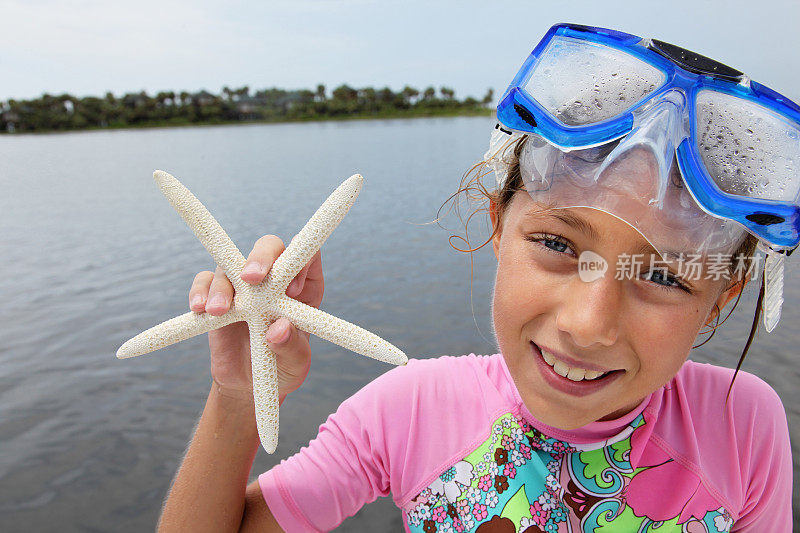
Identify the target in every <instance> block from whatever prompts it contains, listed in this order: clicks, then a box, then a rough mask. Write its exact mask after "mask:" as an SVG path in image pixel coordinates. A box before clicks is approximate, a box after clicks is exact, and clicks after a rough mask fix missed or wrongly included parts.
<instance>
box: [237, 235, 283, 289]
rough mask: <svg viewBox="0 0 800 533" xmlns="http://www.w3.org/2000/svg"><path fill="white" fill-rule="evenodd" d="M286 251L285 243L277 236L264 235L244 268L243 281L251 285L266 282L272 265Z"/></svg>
mask: <svg viewBox="0 0 800 533" xmlns="http://www.w3.org/2000/svg"><path fill="white" fill-rule="evenodd" d="M285 249H286V247H285V246H284V245H283V241H282V240H281V239H280V238H279V237H276V236H275V235H264V236H263V237H261V238H260V239H258V240H257V241H256V243H255V245H254V246H253V249H252V250H251V251H250V255H248V256H247V261H246V262H245V264H244V267H243V268H242V274H241V276H240V277H241V278H242V281H246V282H247V283H250V284H256V283H261V282H262V281H264V278H265V277H266V276H267V273H268V272H269V269H270V268H272V263H274V262H275V259H277V258H278V256H279V255H281V253H282V252H283V251H284V250H285Z"/></svg>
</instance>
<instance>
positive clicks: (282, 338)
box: [267, 320, 289, 344]
mask: <svg viewBox="0 0 800 533" xmlns="http://www.w3.org/2000/svg"><path fill="white" fill-rule="evenodd" d="M287 340H289V327H288V326H287V324H286V323H285V322H284V321H280V322H278V321H277V320H276V321H275V322H273V323H272V324H271V325H270V326H269V328H268V329H267V342H269V343H270V344H282V343H284V342H286V341H287Z"/></svg>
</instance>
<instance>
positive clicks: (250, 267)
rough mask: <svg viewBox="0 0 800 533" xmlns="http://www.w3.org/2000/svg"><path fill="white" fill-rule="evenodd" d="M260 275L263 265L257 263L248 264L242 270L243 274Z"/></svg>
mask: <svg viewBox="0 0 800 533" xmlns="http://www.w3.org/2000/svg"><path fill="white" fill-rule="evenodd" d="M260 273H261V265H259V264H258V263H256V262H255V261H251V262H249V263H247V264H246V265H245V266H244V268H243V269H242V274H260Z"/></svg>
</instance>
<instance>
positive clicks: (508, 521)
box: [160, 25, 800, 533]
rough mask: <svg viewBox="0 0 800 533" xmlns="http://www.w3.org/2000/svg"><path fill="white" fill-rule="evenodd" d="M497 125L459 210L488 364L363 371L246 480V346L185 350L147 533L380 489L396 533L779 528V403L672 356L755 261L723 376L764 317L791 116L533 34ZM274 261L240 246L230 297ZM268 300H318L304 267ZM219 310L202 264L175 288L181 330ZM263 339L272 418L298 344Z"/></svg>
mask: <svg viewBox="0 0 800 533" xmlns="http://www.w3.org/2000/svg"><path fill="white" fill-rule="evenodd" d="M498 119H499V120H500V122H501V124H499V125H498V126H497V128H496V129H495V131H494V133H493V136H492V144H491V149H490V150H489V152H488V153H487V156H486V158H485V159H486V161H485V163H484V164H482V165H479V166H477V167H476V168H475V169H474V172H473V173H472V174H468V179H470V181H469V182H468V183H467V184H466V185H465V186H464V187H462V188H461V190H460V192H465V191H466V192H470V191H472V192H475V191H479V192H481V193H482V194H484V195H485V197H486V198H487V199H488V202H489V205H488V211H489V216H490V220H491V223H492V227H493V233H492V235H491V237H490V239H489V241H487V242H491V244H492V247H493V249H494V252H495V255H496V257H497V261H498V262H497V276H496V282H495V288H494V295H493V306H492V318H493V325H494V332H495V336H496V339H497V345H498V349H499V353H498V354H495V355H490V356H476V355H473V354H470V355H467V356H461V357H442V358H438V359H427V360H413V361H411V362H410V363H409V364H408V365H407V366H406V367H401V368H396V369H393V370H391V371H389V372H387V373H386V374H384V375H383V376H381V377H380V378H378V379H376V380H375V381H374V382H372V383H370V384H369V385H367V386H366V387H364V388H363V389H362V390H361V391H359V392H358V393H356V394H355V395H354V396H353V397H351V398H350V399H348V400H346V401H345V402H343V403H342V405H341V406H340V408H339V409H338V411H337V412H336V413H335V414H334V415H332V416H331V417H330V418H329V419H328V421H327V422H326V423H325V424H324V425H323V426H322V427H321V428H320V432H319V435H318V436H317V438H316V439H314V440H313V441H312V442H311V443H310V444H309V446H308V447H307V448H303V449H302V450H301V451H300V452H299V453H298V454H296V455H295V456H293V457H291V458H289V459H288V460H285V461H283V462H282V463H281V464H280V465H278V466H276V467H275V468H273V469H272V470H270V471H269V472H266V473H264V474H262V475H261V476H260V477H259V479H258V481H257V482H253V483H251V484H250V485H247V478H248V475H249V471H250V468H251V465H252V461H253V458H254V456H255V453H256V450H257V449H258V445H259V443H258V436H257V432H256V427H255V423H254V412H253V411H254V407H253V397H252V381H251V376H250V362H249V339H248V330H247V327H246V325H244V324H242V323H236V324H231V325H229V326H226V327H225V328H222V329H220V330H217V331H213V332H211V333H209V344H210V348H211V371H212V376H213V383H212V387H211V391H210V393H209V397H208V401H207V403H206V406H205V409H204V411H203V415H202V417H201V419H200V423H199V425H198V427H197V430H196V433H195V435H194V438H193V439H192V442H191V445H190V447H189V449H188V452H187V454H186V457H185V459H184V461H183V464H182V465H181V467H180V469H179V471H178V474H177V476H176V478H175V481H174V484H173V486H172V489H171V491H170V495H169V498H168V500H167V502H166V504H165V507H164V510H163V514H162V517H161V521H160V528H161V529H163V530H180V531H199V530H209V531H225V530H256V529H259V530H266V531H281V530H285V531H290V532H292V531H324V530H329V529H332V528H334V527H336V526H337V525H338V524H339V523H340V522H341V521H342V520H343V519H344V518H346V517H347V516H350V515H352V514H354V513H355V512H356V511H357V510H358V509H359V508H360V507H361V506H362V505H364V504H365V503H367V502H370V501H372V500H374V499H375V498H377V497H378V496H386V495H388V494H390V493H391V494H392V496H393V498H394V501H395V502H396V503H397V505H398V506H399V507H400V508H401V509H402V513H403V518H404V523H405V526H406V528H407V530H409V531H414V532H417V531H424V532H427V533H432V532H453V531H459V532H461V531H479V532H481V533H485V532H489V531H502V532H517V531H519V532H527V533H531V532H545V531H546V532H556V531H561V532H564V531H650V530H655V529H656V528H658V531H790V530H791V527H792V524H791V489H792V479H791V478H792V460H791V451H790V444H789V434H788V429H787V423H786V417H785V414H784V410H783V406H782V405H781V402H780V399H779V398H778V397H777V395H776V394H775V392H774V391H773V390H772V389H771V388H770V387H769V386H768V385H767V384H766V383H764V382H763V381H761V380H760V379H758V378H757V377H755V376H753V375H750V374H747V373H745V372H738V374H737V373H735V372H733V371H731V370H729V369H726V368H720V367H715V366H711V365H705V364H697V363H694V362H691V361H687V356H688V354H689V351H690V349H691V348H692V345H693V343H694V341H695V339H696V337H697V335H698V333H700V330H701V328H702V327H703V326H709V327H711V326H710V325H711V324H712V323H715V324H718V323H719V316H720V313H721V310H722V309H724V308H725V306H726V305H727V304H728V303H729V302H730V301H731V299H733V298H734V297H738V296H740V295H741V291H742V289H743V287H744V285H745V284H746V283H748V282H749V281H750V280H751V279H755V278H756V276H757V275H758V273H759V271H758V270H756V268H757V267H759V266H760V265H758V264H756V261H757V260H758V259H759V258H760V257H761V256H758V255H756V248H757V246H758V247H759V248H760V249H761V250H763V251H764V252H765V253H766V264H765V265H764V268H765V274H764V276H763V277H762V279H763V280H764V281H763V285H762V287H761V291H760V293H759V301H758V304H757V313H756V318H755V321H754V325H753V330H752V331H751V334H750V339H749V340H748V343H747V345H746V346H745V349H744V353H743V354H742V359H743V358H744V356H745V354H746V352H747V348H748V347H749V344H750V341H752V338H753V335H754V333H755V329H756V325H757V322H758V320H759V318H760V317H759V314H760V312H761V309H762V307H763V310H764V319H765V324H766V327H767V329H768V330H771V329H772V328H774V327H775V324H776V323H777V320H778V317H779V313H780V303H781V301H782V295H781V288H782V278H781V275H782V261H783V257H784V256H785V255H786V253H785V252H786V251H791V250H793V249H794V247H796V246H797V244H798V242H799V241H800V235H798V224H797V222H796V221H797V220H798V207H797V205H796V203H797V198H798V194H797V193H798V185H797V183H796V182H797V181H800V180H798V179H797V177H798V170H797V163H796V161H798V157H800V144H798V141H797V139H798V133H800V108H798V107H797V106H796V105H795V104H793V103H791V102H788V100H787V99H785V98H783V97H781V96H780V95H777V93H774V92H773V91H771V90H769V89H767V88H765V87H763V86H761V85H759V84H757V83H755V82H751V81H750V80H749V79H747V78H746V77H745V76H744V75H743V74H741V73H740V72H738V71H736V70H734V69H732V68H730V67H727V66H725V65H722V64H720V63H717V62H715V61H712V60H710V59H708V58H705V57H703V56H699V55H697V54H694V53H692V52H689V51H688V50H683V49H681V48H678V47H675V46H673V45H669V44H667V43H663V42H660V41H656V40H642V39H640V38H638V37H635V36H632V35H628V34H623V33H620V32H615V31H613V30H604V29H599V28H588V27H582V26H576V25H557V26H554V27H553V28H551V30H550V31H549V32H548V33H547V35H546V36H545V37H544V39H543V40H542V42H541V43H539V45H538V46H537V47H536V49H535V50H534V52H533V53H532V54H531V56H530V58H529V59H528V61H526V63H525V64H524V65H523V67H522V69H521V70H520V72H519V73H518V74H517V76H516V77H515V79H514V81H513V82H512V84H511V86H510V87H509V89H508V91H506V93H505V95H504V97H503V99H502V100H501V102H500V104H499V105H498ZM484 165H488V166H489V167H491V168H492V169H493V170H494V172H495V176H496V180H497V187H496V189H494V190H492V191H487V190H486V189H484V188H483V187H482V186H481V181H480V179H481V177H482V176H483V174H484V173H483V172H481V169H482V168H484ZM793 179H794V182H795V183H793V181H792V180H793ZM282 250H283V243H282V242H281V241H280V240H279V239H278V238H277V237H275V236H265V237H262V238H261V239H259V241H258V242H257V243H256V245H255V247H254V248H253V250H252V252H251V253H250V255H249V258H248V266H247V267H246V268H245V269H244V271H243V272H242V279H243V280H244V281H246V282H249V283H254V284H255V283H259V282H261V281H262V280H263V279H264V277H265V276H266V274H267V272H268V271H269V268H270V266H271V265H272V263H273V261H274V260H275V259H276V258H277V257H278V256H279V255H280V253H281V252H282ZM759 283H762V282H761V280H759ZM287 294H288V295H289V296H292V297H294V298H297V299H299V300H301V301H303V302H305V303H308V304H309V305H314V306H318V305H319V304H320V301H321V300H322V294H323V276H322V266H321V260H320V257H319V255H317V256H316V257H315V258H314V259H313V260H312V261H311V262H310V263H309V264H308V265H307V266H306V267H305V268H304V269H303V270H302V271H301V272H300V273H299V274H298V276H297V277H296V279H295V280H294V281H293V282H292V284H291V285H290V286H289V288H288V289H287ZM232 299H233V287H232V285H231V284H230V282H229V281H228V280H227V278H226V277H225V275H224V273H223V272H221V271H220V270H218V271H217V272H216V273H215V274H214V273H211V272H201V273H199V274H198V275H197V277H196V278H195V281H194V283H193V285H192V288H191V290H190V302H191V304H190V307H191V309H192V310H194V311H196V312H207V313H210V314H212V315H219V314H222V313H224V312H226V311H227V309H228V307H229V305H230V302H231V301H232ZM737 301H738V300H737ZM734 306H735V304H734ZM714 327H716V326H714ZM267 337H268V340H269V342H270V343H271V344H272V346H273V350H274V351H275V352H276V353H277V358H278V368H279V379H280V399H281V401H283V398H285V396H286V395H287V394H289V393H290V392H292V391H293V390H295V389H296V388H298V387H299V386H300V385H301V384H302V382H303V380H304V378H305V376H306V374H307V372H308V368H309V362H310V348H309V343H308V335H307V334H305V333H303V332H301V331H298V330H297V329H295V328H294V326H292V324H290V323H289V322H288V321H287V320H285V319H279V320H277V321H275V322H274V323H273V324H272V325H271V326H270V328H269V330H268V333H267ZM739 364H741V359H740V361H739ZM737 370H738V368H737ZM734 378H736V382H735V386H733V380H734Z"/></svg>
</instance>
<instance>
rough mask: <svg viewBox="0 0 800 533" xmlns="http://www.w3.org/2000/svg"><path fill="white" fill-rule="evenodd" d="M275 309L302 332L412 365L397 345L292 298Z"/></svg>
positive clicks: (370, 355) (280, 301)
mask: <svg viewBox="0 0 800 533" xmlns="http://www.w3.org/2000/svg"><path fill="white" fill-rule="evenodd" d="M272 309H273V310H274V312H275V313H276V314H278V315H280V316H285V317H286V318H288V319H289V321H290V322H292V323H293V324H294V325H295V326H296V327H298V328H299V329H301V330H303V331H306V332H308V333H313V334H314V335H316V336H317V337H321V338H323V339H325V340H326V341H329V342H332V343H334V344H338V345H339V346H341V347H342V348H347V349H348V350H351V351H353V352H356V353H357V354H360V355H364V356H367V357H372V358H373V359H377V360H379V361H383V362H385V363H390V364H393V365H404V364H406V363H408V358H407V357H406V354H404V353H403V352H402V351H401V350H400V349H399V348H398V347H397V346H394V345H393V344H390V343H388V342H386V341H385V340H383V339H382V338H380V337H378V336H377V335H375V334H374V333H372V332H369V331H367V330H365V329H364V328H361V327H359V326H356V325H355V324H351V323H350V322H347V321H346V320H342V319H341V318H337V317H335V316H333V315H329V314H328V313H326V312H324V311H320V310H319V309H317V308H315V307H311V306H310V305H306V304H304V303H302V302H298V301H297V300H294V299H292V298H289V297H288V296H283V297H282V298H280V299H279V300H278V302H277V303H276V304H275V305H274V307H273V308H272Z"/></svg>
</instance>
